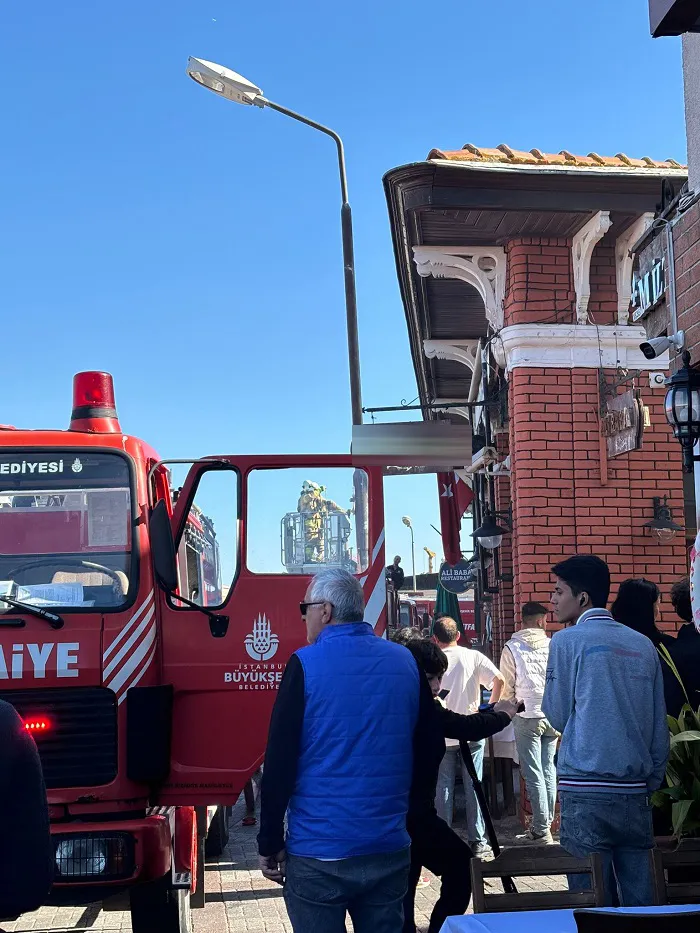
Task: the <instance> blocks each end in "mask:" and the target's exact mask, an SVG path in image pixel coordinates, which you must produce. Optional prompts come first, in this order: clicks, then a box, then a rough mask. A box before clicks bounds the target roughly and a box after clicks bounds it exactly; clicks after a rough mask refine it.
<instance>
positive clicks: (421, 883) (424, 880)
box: [416, 875, 430, 888]
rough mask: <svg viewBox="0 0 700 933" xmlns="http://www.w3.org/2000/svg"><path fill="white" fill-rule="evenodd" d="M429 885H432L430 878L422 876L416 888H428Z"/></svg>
mask: <svg viewBox="0 0 700 933" xmlns="http://www.w3.org/2000/svg"><path fill="white" fill-rule="evenodd" d="M429 884H430V878H428V876H427V875H421V876H420V878H419V879H418V884H417V885H416V887H417V888H427V887H428V885H429Z"/></svg>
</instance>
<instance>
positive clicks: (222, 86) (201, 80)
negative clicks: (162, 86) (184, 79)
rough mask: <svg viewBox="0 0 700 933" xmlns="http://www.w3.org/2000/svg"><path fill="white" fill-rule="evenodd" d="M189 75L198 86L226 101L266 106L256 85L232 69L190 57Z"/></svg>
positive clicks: (188, 63)
mask: <svg viewBox="0 0 700 933" xmlns="http://www.w3.org/2000/svg"><path fill="white" fill-rule="evenodd" d="M187 74H188V75H189V76H190V78H192V80H193V81H196V82H197V84H201V85H202V87H205V88H207V89H208V90H210V91H213V92H214V93H215V94H218V95H219V96H220V97H225V98H226V100H232V101H234V103H236V104H256V105H257V106H259V107H264V106H265V104H264V103H263V101H264V100H265V98H264V97H263V92H262V90H261V89H260V88H259V87H258V86H257V85H256V84H253V82H252V81H249V80H248V79H247V78H244V77H243V75H239V74H236V72H235V71H231V69H230V68H224V66H223V65H217V64H216V62H208V61H205V60H204V59H203V58H192V57H190V58H189V59H188V62H187Z"/></svg>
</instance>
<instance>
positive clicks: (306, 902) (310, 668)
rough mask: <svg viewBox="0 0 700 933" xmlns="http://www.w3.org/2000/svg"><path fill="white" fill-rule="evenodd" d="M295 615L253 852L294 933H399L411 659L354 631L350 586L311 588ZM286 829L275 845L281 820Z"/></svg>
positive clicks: (413, 735) (318, 582)
mask: <svg viewBox="0 0 700 933" xmlns="http://www.w3.org/2000/svg"><path fill="white" fill-rule="evenodd" d="M300 608H301V614H302V617H303V619H304V621H305V623H306V632H307V640H308V643H309V645H308V647H306V648H301V649H300V650H298V651H296V652H295V653H294V654H293V655H292V657H291V658H290V660H289V663H288V664H287V668H286V670H285V673H284V676H283V678H282V683H281V684H280V689H279V694H278V697H277V700H276V702H275V706H274V709H273V712H272V719H271V723H270V732H269V738H268V744H267V752H266V756H265V765H264V769H263V776H262V786H261V809H260V832H259V834H258V847H259V852H260V867H261V870H262V872H263V874H264V875H265V876H266V877H267V878H270V879H272V880H273V881H277V882H279V883H280V884H284V898H285V902H286V905H287V911H288V913H289V918H290V920H291V923H292V927H293V929H294V930H295V933H336V931H339V930H344V929H345V918H346V914H347V913H349V914H350V917H351V918H352V922H353V925H354V929H355V933H399V931H400V930H401V929H402V926H403V898H404V896H405V894H406V889H407V885H408V870H409V863H410V853H409V845H410V837H409V835H408V832H407V830H406V814H407V811H408V801H409V791H410V787H411V780H412V771H413V747H414V741H415V742H419V740H420V741H421V742H422V741H424V739H420V736H421V735H425V734H426V733H427V730H428V729H429V727H430V722H429V721H427V722H426V721H425V716H426V715H427V716H429V715H430V708H431V707H430V703H431V700H430V696H428V697H427V702H426V701H425V700H424V704H423V708H424V710H425V712H424V716H423V718H422V719H421V717H420V716H419V698H420V690H421V680H420V676H419V671H418V668H417V666H416V662H415V660H414V658H413V657H412V655H411V654H410V652H408V651H406V649H405V648H403V647H402V646H400V645H395V644H393V643H391V642H389V641H387V640H385V639H383V638H378V637H377V636H376V635H375V634H374V630H373V628H372V626H371V625H369V624H368V623H366V622H364V621H363V614H364V597H363V592H362V586H361V584H360V582H359V581H358V580H357V579H356V578H355V577H354V576H352V574H350V573H348V572H346V571H344V570H330V569H329V570H324V571H321V572H320V573H319V574H317V576H315V577H314V579H313V580H312V582H311V584H310V586H309V588H308V590H307V592H306V595H305V597H304V602H303V603H301V606H300ZM285 813H286V814H287V821H288V828H287V835H286V839H285V836H284V819H285Z"/></svg>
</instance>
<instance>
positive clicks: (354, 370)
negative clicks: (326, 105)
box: [187, 58, 362, 425]
mask: <svg viewBox="0 0 700 933" xmlns="http://www.w3.org/2000/svg"><path fill="white" fill-rule="evenodd" d="M187 73H188V75H189V76H190V77H191V78H192V79H193V80H194V81H196V82H197V83H198V84H201V85H202V87H206V88H208V89H209V90H210V91H213V92H214V93H215V94H218V95H220V96H221V97H224V98H226V99H227V100H231V101H234V102H235V103H239V104H246V105H251V104H252V105H253V106H256V107H261V108H264V107H269V108H270V110H276V111H277V112H278V113H281V114H284V116H286V117H291V119H292V120H297V121H298V122H299V123H304V124H305V125H306V126H310V127H311V128H312V129H315V130H318V131H319V132H321V133H324V134H325V135H326V136H330V138H331V139H332V140H333V141H334V143H335V145H336V148H337V150H338V170H339V173H340V197H341V207H340V226H341V233H342V242H343V269H344V278H345V317H346V323H347V332H348V365H349V368H350V404H351V409H352V423H353V425H356V424H362V388H361V383H360V341H359V337H358V329H357V293H356V287H355V247H354V240H353V232H352V210H351V208H350V203H349V201H348V179H347V172H346V170H345V151H344V148H343V141H342V139H341V138H340V136H338V134H337V133H336V132H335V131H334V130H331V129H330V128H329V127H327V126H324V125H323V124H322V123H317V122H316V121H315V120H310V119H309V118H308V117H304V116H302V115H301V114H300V113H296V111H294V110H289V108H287V107H283V106H282V105H281V104H276V103H274V102H273V101H271V100H268V99H267V98H266V97H264V96H263V93H262V91H261V89H260V88H259V87H257V85H255V84H253V83H252V82H251V81H248V80H247V79H246V78H244V77H242V76H241V75H239V74H236V72H235V71H231V70H230V69H229V68H225V67H224V66H223V65H217V64H216V63H215V62H207V61H204V60H202V59H199V58H190V60H189V62H188V64H187Z"/></svg>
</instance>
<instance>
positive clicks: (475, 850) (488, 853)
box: [469, 842, 493, 861]
mask: <svg viewBox="0 0 700 933" xmlns="http://www.w3.org/2000/svg"><path fill="white" fill-rule="evenodd" d="M469 847H470V849H471V850H472V854H473V856H474V858H480V859H483V860H484V861H488V860H489V859H492V858H493V849H492V848H491V846H490V845H489V844H488V842H470V843H469Z"/></svg>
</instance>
